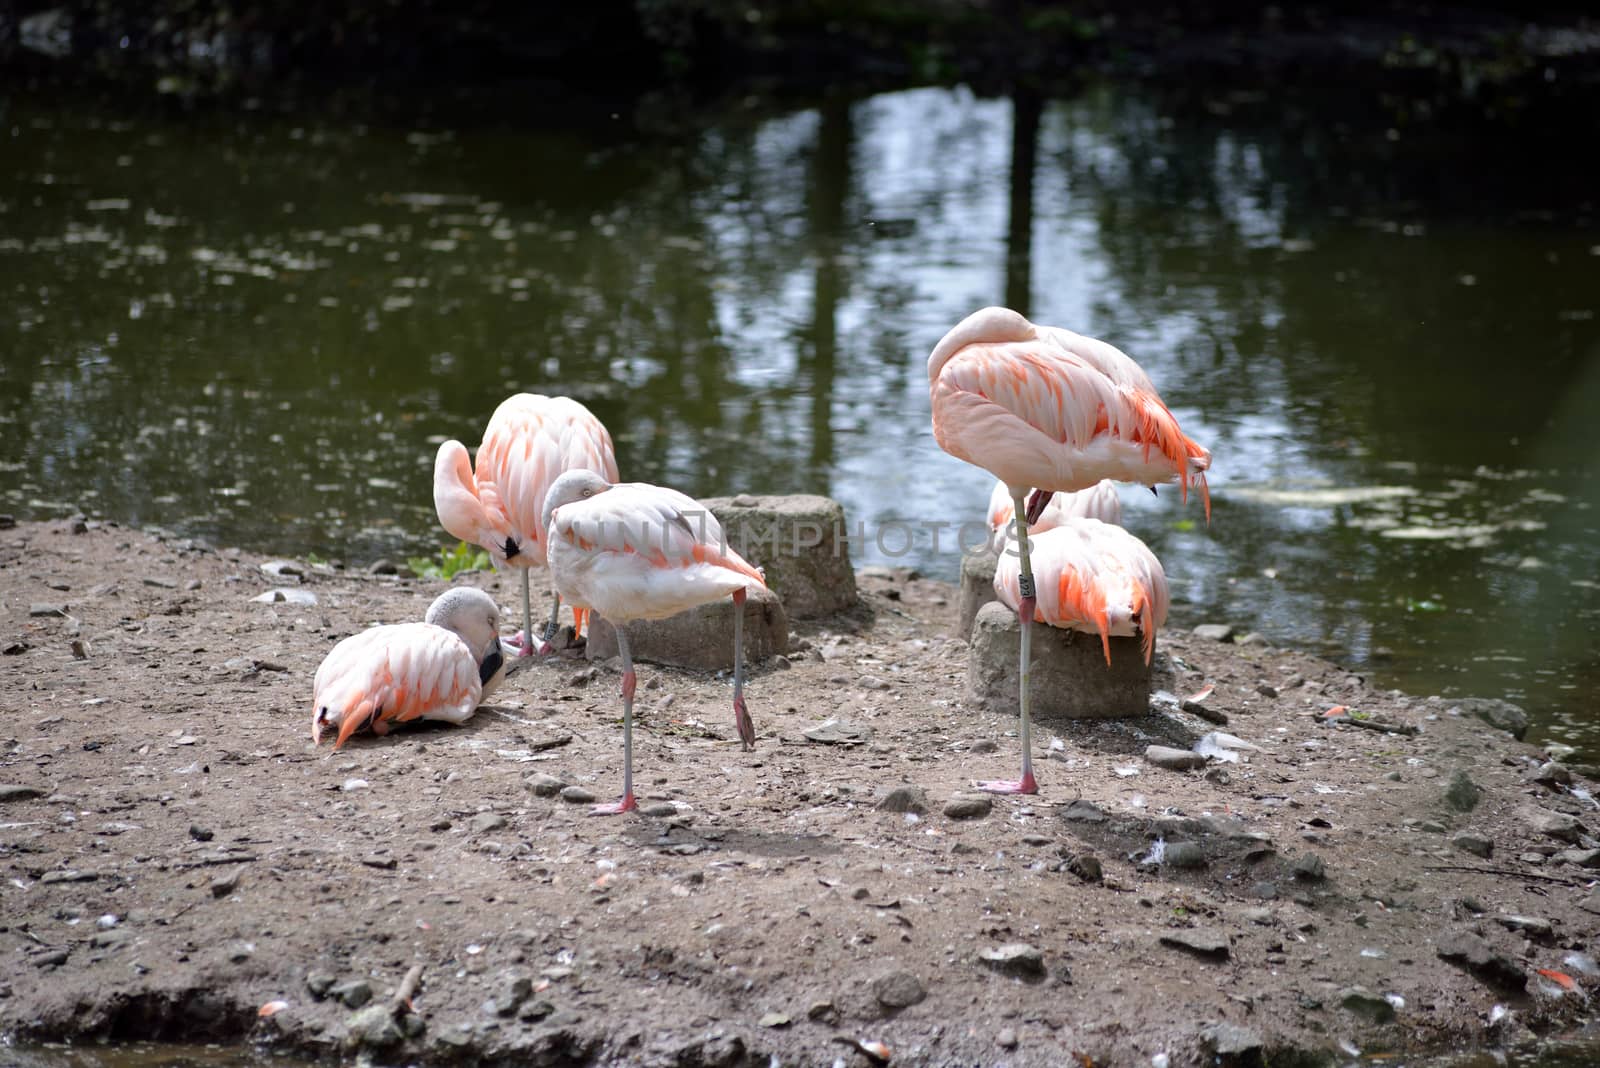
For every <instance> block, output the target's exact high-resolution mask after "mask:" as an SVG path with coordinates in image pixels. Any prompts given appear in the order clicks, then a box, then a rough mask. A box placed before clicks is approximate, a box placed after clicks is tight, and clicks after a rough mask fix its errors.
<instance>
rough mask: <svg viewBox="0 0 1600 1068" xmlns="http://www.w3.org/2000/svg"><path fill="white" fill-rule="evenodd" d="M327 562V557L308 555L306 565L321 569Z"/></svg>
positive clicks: (314, 554)
mask: <svg viewBox="0 0 1600 1068" xmlns="http://www.w3.org/2000/svg"><path fill="white" fill-rule="evenodd" d="M327 562H328V560H327V558H326V557H322V556H318V555H317V554H316V553H306V563H308V564H310V565H311V566H312V567H321V566H322V565H323V564H326V563H327Z"/></svg>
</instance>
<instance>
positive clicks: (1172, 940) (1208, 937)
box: [1161, 927, 1229, 957]
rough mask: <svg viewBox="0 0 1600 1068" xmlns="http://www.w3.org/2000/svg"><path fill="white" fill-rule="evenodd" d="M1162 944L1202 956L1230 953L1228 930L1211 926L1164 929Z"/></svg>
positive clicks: (1221, 955)
mask: <svg viewBox="0 0 1600 1068" xmlns="http://www.w3.org/2000/svg"><path fill="white" fill-rule="evenodd" d="M1161 944H1162V945H1165V946H1175V947H1177V948H1178V949H1186V950H1188V951H1189V952H1190V953H1196V954H1199V955H1200V956H1202V957H1226V956H1227V955H1228V953H1229V945H1228V935H1227V932H1226V931H1222V930H1218V929H1216V928H1211V927H1190V928H1183V929H1181V930H1177V931H1163V932H1162V933H1161Z"/></svg>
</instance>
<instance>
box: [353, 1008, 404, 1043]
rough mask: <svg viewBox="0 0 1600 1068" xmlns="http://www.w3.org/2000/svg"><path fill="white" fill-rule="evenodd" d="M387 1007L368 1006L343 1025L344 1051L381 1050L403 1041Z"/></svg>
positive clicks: (402, 1036) (402, 1035)
mask: <svg viewBox="0 0 1600 1068" xmlns="http://www.w3.org/2000/svg"><path fill="white" fill-rule="evenodd" d="M405 1037H406V1036H405V1034H404V1033H403V1032H402V1031H401V1030H400V1027H399V1025H398V1024H396V1023H395V1021H394V1013H392V1012H390V1011H389V1006H387V1005H369V1006H367V1007H366V1008H364V1009H362V1010H361V1011H360V1012H358V1013H356V1014H355V1015H354V1016H352V1017H350V1021H349V1023H347V1024H346V1025H345V1037H344V1044H345V1048H346V1049H352V1050H353V1049H383V1048H385V1047H387V1046H393V1045H397V1044H399V1043H401V1042H403V1041H405Z"/></svg>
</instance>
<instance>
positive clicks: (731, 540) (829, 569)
mask: <svg viewBox="0 0 1600 1068" xmlns="http://www.w3.org/2000/svg"><path fill="white" fill-rule="evenodd" d="M700 503H701V504H703V505H705V506H706V508H707V509H708V510H710V512H711V514H712V515H714V516H716V517H717V522H719V523H721V524H722V531H723V534H724V535H726V536H727V539H728V544H729V545H730V546H732V547H733V549H734V550H735V551H736V552H738V553H739V555H740V556H743V557H744V558H745V559H746V560H749V561H750V562H751V563H752V564H755V565H756V566H757V567H759V568H762V569H763V571H764V572H765V574H766V579H767V586H768V587H770V588H771V589H772V591H773V592H774V593H776V594H777V595H778V597H779V598H780V599H781V600H782V601H783V608H784V611H785V612H786V613H787V614H788V615H789V617H790V618H793V619H819V618H821V617H824V616H831V615H833V614H835V613H836V612H841V611H844V610H845V609H847V608H850V607H852V606H854V605H855V603H856V573H855V571H854V569H852V568H851V566H850V546H849V543H848V541H847V540H846V538H845V535H846V534H847V533H849V531H848V529H847V528H846V527H845V522H844V508H843V506H841V505H840V504H839V502H838V501H835V500H830V499H829V498H827V497H819V496H816V495H814V494H809V493H794V494H788V495H784V496H769V497H753V496H746V495H743V494H741V495H740V496H738V497H708V498H706V499H705V500H703V501H701V502H700Z"/></svg>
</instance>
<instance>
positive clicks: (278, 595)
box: [250, 588, 317, 607]
mask: <svg viewBox="0 0 1600 1068" xmlns="http://www.w3.org/2000/svg"><path fill="white" fill-rule="evenodd" d="M250 601H251V603H252V604H297V605H302V606H306V607H310V606H312V605H315V604H316V603H317V595H316V594H314V593H312V592H311V591H310V590H295V589H287V588H278V589H271V590H268V591H267V592H266V593H262V594H258V595H257V596H255V597H252V598H250Z"/></svg>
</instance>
